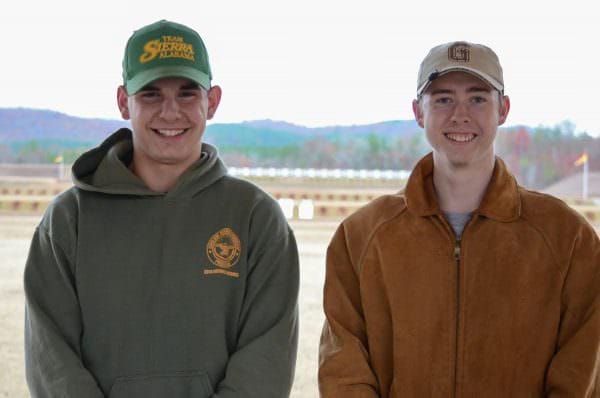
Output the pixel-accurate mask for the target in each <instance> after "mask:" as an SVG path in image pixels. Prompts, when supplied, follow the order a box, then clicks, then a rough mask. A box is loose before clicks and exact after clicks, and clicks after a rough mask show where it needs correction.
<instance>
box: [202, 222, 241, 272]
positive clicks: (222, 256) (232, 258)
mask: <svg viewBox="0 0 600 398" xmlns="http://www.w3.org/2000/svg"><path fill="white" fill-rule="evenodd" d="M240 251H241V244H240V238H238V236H237V235H236V234H235V232H233V230H232V229H231V228H223V229H221V230H220V231H219V232H217V233H216V234H214V235H213V236H211V238H210V239H209V241H208V244H207V245H206V255H207V256H208V259H209V260H210V261H211V262H212V263H213V264H214V265H216V266H217V267H221V268H231V267H233V265H234V264H235V263H237V262H238V260H239V259H240Z"/></svg>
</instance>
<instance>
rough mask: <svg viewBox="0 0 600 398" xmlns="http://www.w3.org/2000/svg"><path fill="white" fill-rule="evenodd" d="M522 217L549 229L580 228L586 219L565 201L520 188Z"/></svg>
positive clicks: (585, 222)
mask: <svg viewBox="0 0 600 398" xmlns="http://www.w3.org/2000/svg"><path fill="white" fill-rule="evenodd" d="M519 195H520V196H521V217H522V218H523V219H525V220H526V221H528V222H531V223H532V224H535V225H536V226H538V227H540V228H542V229H547V228H550V229H552V228H561V229H564V228H566V229H567V230H570V229H571V228H579V227H580V226H582V225H585V224H587V221H586V220H585V218H584V217H583V216H582V215H581V214H579V213H578V212H576V211H575V210H574V209H572V208H571V207H569V205H567V204H566V203H565V202H564V201H562V200H560V199H558V198H556V197H554V196H552V195H548V194H544V193H541V192H537V191H532V190H528V189H525V188H522V187H519Z"/></svg>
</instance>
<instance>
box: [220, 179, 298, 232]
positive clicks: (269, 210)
mask: <svg viewBox="0 0 600 398" xmlns="http://www.w3.org/2000/svg"><path fill="white" fill-rule="evenodd" d="M219 183H220V187H221V189H222V190H223V191H222V195H225V196H227V197H228V198H230V199H231V200H233V201H235V202H236V203H238V204H239V205H240V206H242V207H244V208H245V210H244V211H247V212H248V213H249V215H250V220H251V228H252V227H254V228H258V229H261V228H262V229H265V228H267V229H268V228H273V231H271V232H273V233H276V234H277V233H284V232H285V231H286V229H287V227H288V224H287V221H286V218H285V216H284V214H283V211H282V210H281V206H280V205H279V203H277V201H276V200H275V199H274V198H273V197H272V196H271V195H269V194H268V193H267V192H265V191H264V190H263V189H262V188H260V187H258V186H257V185H255V184H254V183H252V182H250V181H247V180H242V179H240V178H237V177H233V176H230V175H225V176H224V177H223V178H221V180H220V181H219ZM266 232H269V231H266Z"/></svg>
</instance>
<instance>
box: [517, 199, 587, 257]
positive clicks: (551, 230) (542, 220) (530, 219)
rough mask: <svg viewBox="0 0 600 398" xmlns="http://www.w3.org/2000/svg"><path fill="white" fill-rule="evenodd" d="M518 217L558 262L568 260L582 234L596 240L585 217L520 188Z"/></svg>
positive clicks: (556, 202)
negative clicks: (539, 238)
mask: <svg viewBox="0 0 600 398" xmlns="http://www.w3.org/2000/svg"><path fill="white" fill-rule="evenodd" d="M519 194H520V196H521V219H522V220H523V221H524V222H526V223H527V224H528V225H529V226H530V227H531V228H533V229H534V230H535V231H536V232H537V233H538V234H539V235H541V237H542V238H543V240H544V241H545V242H546V245H547V247H548V249H549V250H551V251H553V252H554V256H555V257H556V258H557V260H559V263H568V262H569V258H570V256H571V254H572V251H573V248H574V246H575V245H576V244H577V241H578V240H579V239H581V237H582V236H587V237H589V238H591V239H595V240H598V237H597V235H596V232H595V231H594V228H593V227H592V226H591V225H590V224H589V223H588V222H587V220H586V219H585V218H584V217H583V216H582V215H581V214H579V213H578V212H576V211H575V210H574V209H572V208H571V207H569V206H568V205H567V204H566V203H565V202H563V201H562V200H560V199H558V198H556V197H554V196H551V195H548V194H544V193H540V192H536V191H531V190H527V189H524V188H519Z"/></svg>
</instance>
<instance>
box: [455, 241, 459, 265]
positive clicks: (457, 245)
mask: <svg viewBox="0 0 600 398" xmlns="http://www.w3.org/2000/svg"><path fill="white" fill-rule="evenodd" d="M454 260H456V262H459V261H460V238H458V239H456V244H455V245H454Z"/></svg>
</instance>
